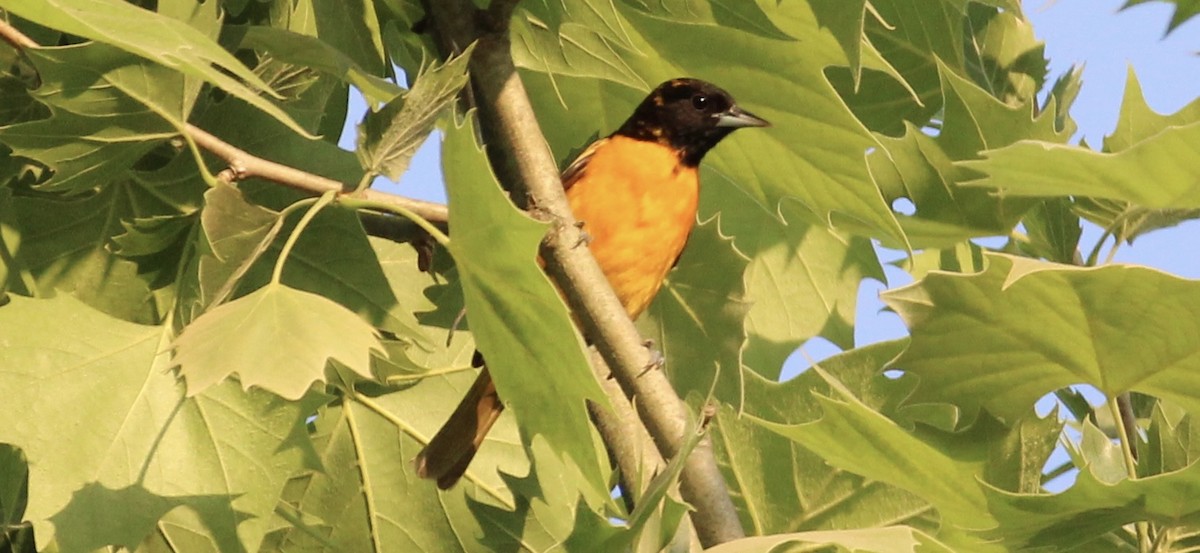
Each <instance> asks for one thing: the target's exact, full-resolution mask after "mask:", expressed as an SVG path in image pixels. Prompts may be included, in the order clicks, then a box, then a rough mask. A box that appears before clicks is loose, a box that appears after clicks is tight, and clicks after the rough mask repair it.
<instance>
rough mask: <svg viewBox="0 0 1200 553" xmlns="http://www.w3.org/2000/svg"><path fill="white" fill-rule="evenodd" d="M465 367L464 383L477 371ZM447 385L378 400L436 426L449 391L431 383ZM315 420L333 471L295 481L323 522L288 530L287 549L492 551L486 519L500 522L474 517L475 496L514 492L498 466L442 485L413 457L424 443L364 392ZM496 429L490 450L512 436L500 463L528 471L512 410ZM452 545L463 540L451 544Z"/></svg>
mask: <svg viewBox="0 0 1200 553" xmlns="http://www.w3.org/2000/svg"><path fill="white" fill-rule="evenodd" d="M457 376H465V377H467V379H465V381H464V379H463V378H457V379H453V380H454V382H455V383H456V384H458V385H459V386H462V387H465V386H468V385H469V384H470V381H469V379H470V375H469V374H460V375H457ZM444 386H445V384H444V383H440V382H438V383H434V382H433V381H432V380H431V381H430V382H425V383H422V384H421V385H419V386H418V387H417V388H416V389H414V390H413V391H410V392H398V393H391V394H388V395H385V396H381V397H378V398H371V399H370V400H368V401H370V402H371V404H372V405H374V406H377V407H380V408H383V409H385V410H386V411H385V413H386V414H388V415H389V416H393V417H398V418H399V419H400V420H403V421H405V422H407V423H411V424H414V425H419V426H420V427H421V428H422V429H423V430H428V431H429V432H430V433H432V431H433V430H434V429H435V428H436V425H438V424H440V423H441V422H442V421H440V420H435V419H437V418H438V417H436V416H433V415H432V413H434V412H436V411H437V409H438V408H439V407H441V406H442V404H441V403H439V402H438V401H436V398H437V397H443V398H444V396H440V394H430V392H431V390H430V389H429V388H436V387H444ZM422 411H423V412H422ZM314 425H315V426H314V429H313V436H312V437H313V441H314V445H315V446H316V448H317V451H318V453H319V455H320V459H321V464H322V466H324V467H325V470H324V471H321V472H317V473H313V474H308V475H304V476H301V477H298V478H297V479H295V480H294V481H293V483H292V485H293V486H294V487H295V488H297V491H296V496H295V498H294V499H293V500H292V501H291V506H292V507H293V508H294V509H296V511H297V512H298V513H302V514H303V515H304V517H306V518H307V519H311V520H314V521H316V528H315V530H316V532H317V536H312V535H310V534H309V533H308V532H305V531H304V530H301V529H298V528H294V527H292V526H291V525H289V526H287V527H285V529H284V530H283V531H282V534H283V535H282V536H280V538H279V539H280V541H282V542H283V543H285V544H288V545H289V546H290V547H288V548H285V549H284V550H292V548H298V549H303V550H318V551H371V550H376V551H448V550H454V551H482V550H483V546H482V545H481V544H480V539H481V538H482V537H483V536H482V531H481V529H480V525H481V523H482V524H483V525H485V527H486V526H490V524H488V522H487V521H478V522H477V521H475V520H474V517H473V516H472V512H471V509H470V506H469V503H468V497H471V496H474V497H476V498H479V499H480V500H483V501H490V502H499V503H501V504H511V502H512V501H513V496H512V493H511V492H509V491H508V490H507V489H506V488H505V487H503V485H502V482H501V481H500V480H499V478H498V477H497V476H496V474H495V473H494V472H493V473H492V475H491V476H490V477H488V478H486V479H484V480H473V479H470V477H468V480H466V481H465V482H464V483H463V484H462V485H461V486H459V487H458V488H456V489H454V490H452V491H450V492H447V493H439V492H438V490H437V488H436V487H435V486H432V485H431V484H430V483H429V482H428V481H425V480H422V479H420V478H417V477H416V475H415V474H413V472H412V468H411V467H410V466H409V464H410V460H411V459H412V458H413V457H414V456H416V454H417V452H418V451H419V450H420V448H421V443H420V442H418V441H417V440H416V439H414V437H412V436H411V435H409V434H407V433H401V432H397V428H396V425H395V424H393V423H392V422H391V421H389V420H388V419H387V418H384V416H383V414H381V413H379V412H377V411H375V410H373V409H372V408H368V407H366V406H364V405H363V404H362V403H360V402H358V401H351V400H347V401H345V402H344V403H343V404H341V405H334V406H329V407H327V408H325V409H323V410H322V411H320V412H319V414H318V415H317V419H316V421H315V423H314ZM492 434H493V435H492V436H490V437H489V438H490V439H489V440H488V441H487V442H485V445H484V448H483V450H482V451H481V452H480V455H481V456H484V458H487V459H489V460H492V461H493V462H494V461H495V460H496V459H497V453H496V451H498V449H499V448H496V447H495V444H493V443H492V442H493V440H494V439H495V438H498V437H503V439H504V440H506V441H508V442H509V443H508V444H506V445H507V448H506V449H507V450H508V451H506V452H505V453H507V455H506V456H505V457H504V459H505V461H504V462H503V463H502V464H501V465H500V466H501V467H503V469H504V470H506V471H514V472H519V471H525V470H528V461H527V460H526V459H525V456H524V455H523V454H522V453H521V452H520V447H519V446H516V445H513V442H516V441H517V440H516V432H515V428H514V427H513V426H512V425H511V424H510V421H509V420H508V418H507V417H505V419H504V420H502V421H501V423H500V424H498V425H497V428H495V429H493V431H492ZM513 450H515V452H514V451H513ZM489 493H490V494H495V496H493V495H489ZM322 540H324V541H325V542H328V543H323V541H322ZM504 541H505V542H507V541H508V540H504ZM450 544H458V545H459V546H458V547H457V548H454V549H448V548H451V547H452V546H451V545H450ZM497 545H498V544H497V543H493V547H495V546H497Z"/></svg>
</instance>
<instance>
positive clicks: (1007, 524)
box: [988, 464, 1200, 551]
mask: <svg viewBox="0 0 1200 553" xmlns="http://www.w3.org/2000/svg"><path fill="white" fill-rule="evenodd" d="M1197 490H1200V464H1193V465H1191V466H1189V467H1187V468H1186V469H1183V470H1179V471H1175V472H1170V473H1167V474H1161V475H1158V476H1154V477H1151V478H1145V479H1141V480H1122V481H1120V482H1117V483H1105V482H1103V481H1102V480H1100V479H1098V478H1097V477H1096V475H1094V474H1093V473H1092V471H1091V470H1088V469H1083V470H1081V471H1080V472H1079V476H1078V477H1077V478H1076V479H1075V485H1073V486H1071V487H1070V488H1069V489H1068V490H1067V491H1065V492H1062V493H1059V494H1055V495H1046V494H1031V495H1026V494H1012V493H1006V492H1002V491H999V490H992V489H989V490H988V506H989V508H990V509H991V510H992V512H993V513H995V515H996V519H997V520H998V521H999V522H1000V526H999V527H998V528H997V529H995V530H993V531H991V532H988V534H989V536H990V537H993V538H999V539H1002V540H1003V541H1004V543H1005V544H1007V545H1009V546H1010V547H1013V548H1039V547H1041V548H1047V549H1052V550H1058V551H1062V550H1066V549H1070V548H1072V547H1076V546H1078V545H1081V544H1084V543H1087V542H1088V541H1090V540H1092V539H1094V538H1095V537H1096V536H1098V535H1103V534H1105V533H1107V532H1111V531H1113V530H1117V529H1119V528H1121V527H1122V526H1124V525H1125V524H1129V523H1132V522H1135V521H1143V520H1146V521H1151V522H1154V523H1156V524H1160V525H1162V527H1161V528H1160V531H1169V530H1171V529H1172V528H1176V527H1180V526H1188V527H1191V528H1192V529H1193V530H1194V529H1195V527H1196V526H1197V525H1200V504H1197V503H1196V501H1195V499H1194V498H1195V494H1196V493H1197Z"/></svg>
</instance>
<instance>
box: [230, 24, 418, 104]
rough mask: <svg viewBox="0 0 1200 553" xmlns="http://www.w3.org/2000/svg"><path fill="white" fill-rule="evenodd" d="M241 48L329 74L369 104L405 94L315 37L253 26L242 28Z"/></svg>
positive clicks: (397, 87)
mask: <svg viewBox="0 0 1200 553" xmlns="http://www.w3.org/2000/svg"><path fill="white" fill-rule="evenodd" d="M241 47H242V48H251V49H254V50H257V51H259V52H265V53H269V54H271V56H272V57H274V58H275V59H276V60H279V61H281V62H284V63H289V64H296V65H303V66H305V67H311V68H313V69H316V70H318V71H323V72H325V73H328V74H330V75H332V76H334V77H337V78H339V79H341V80H343V81H345V82H346V83H348V84H350V85H353V86H354V87H356V88H358V90H360V91H361V92H362V93H363V96H364V97H366V99H367V101H368V102H370V103H376V102H387V101H389V100H391V99H393V98H395V97H397V96H399V95H400V94H403V93H404V90H403V89H402V88H400V87H399V86H396V84H395V83H392V82H390V81H386V80H383V79H381V78H379V77H376V76H375V75H373V74H371V73H369V72H368V71H367V70H365V69H363V67H362V66H360V65H359V64H357V63H355V62H354V60H353V59H351V58H350V57H349V56H347V55H346V54H345V53H343V52H342V51H341V50H338V49H337V48H334V47H333V46H331V45H330V44H329V43H328V42H325V41H323V40H320V39H317V38H316V37H311V36H306V35H302V34H300V33H295V32H291V31H288V30H285V29H277V28H274V27H263V26H259V25H253V26H250V27H246V28H245V35H244V36H243V37H242V42H241Z"/></svg>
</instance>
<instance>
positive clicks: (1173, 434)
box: [1138, 401, 1200, 477]
mask: <svg viewBox="0 0 1200 553" xmlns="http://www.w3.org/2000/svg"><path fill="white" fill-rule="evenodd" d="M1138 454H1139V459H1138V474H1139V475H1141V476H1143V477H1144V476H1153V475H1155V474H1162V473H1167V472H1173V471H1177V470H1181V469H1183V468H1186V467H1188V466H1190V465H1192V464H1193V463H1195V462H1196V461H1200V428H1198V427H1197V426H1196V425H1195V424H1193V420H1192V417H1191V415H1189V414H1187V413H1186V412H1184V411H1183V410H1182V409H1179V408H1177V407H1174V406H1170V405H1164V404H1163V402H1161V401H1157V402H1155V404H1154V411H1153V412H1152V414H1151V416H1150V424H1149V427H1148V428H1147V429H1146V442H1145V443H1139V444H1138Z"/></svg>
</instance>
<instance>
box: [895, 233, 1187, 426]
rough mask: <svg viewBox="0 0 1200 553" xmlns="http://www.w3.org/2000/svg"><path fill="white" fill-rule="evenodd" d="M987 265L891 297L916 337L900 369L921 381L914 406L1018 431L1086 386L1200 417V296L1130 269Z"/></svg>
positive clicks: (995, 258) (994, 260)
mask: <svg viewBox="0 0 1200 553" xmlns="http://www.w3.org/2000/svg"><path fill="white" fill-rule="evenodd" d="M988 262H989V264H988V268H987V270H986V271H984V272H983V273H979V274H974V275H965V276H964V275H950V274H937V273H934V274H930V275H929V276H927V277H926V278H925V280H924V281H922V282H919V283H916V284H913V285H911V286H908V287H905V288H901V289H898V290H894V291H891V292H888V293H887V294H885V295H884V300H885V301H886V302H887V303H888V305H889V306H891V307H892V308H893V309H895V310H896V312H897V313H899V314H900V316H901V317H902V318H903V319H904V321H905V323H906V324H907V325H908V327H909V330H910V331H911V332H912V344H911V346H910V347H909V349H908V350H907V351H905V352H904V354H903V355H902V356H901V357H900V359H898V360H897V361H896V363H895V367H896V368H902V369H904V370H906V371H908V372H911V373H912V374H915V375H917V376H918V377H919V378H920V385H919V386H918V387H917V389H916V391H915V392H914V394H913V396H912V398H910V400H909V401H910V402H912V403H924V402H934V403H951V404H955V405H958V406H960V407H962V408H963V409H964V410H965V411H966V412H967V413H968V414H970V413H973V412H975V410H977V409H978V408H979V407H984V408H986V409H987V410H988V411H989V412H991V413H993V414H995V415H997V416H999V417H1000V418H1001V419H1007V420H1012V419H1014V418H1015V417H1016V416H1018V415H1019V414H1021V413H1022V412H1024V411H1026V410H1028V409H1029V408H1030V407H1031V406H1032V405H1033V403H1034V402H1035V401H1037V399H1038V398H1039V397H1041V396H1043V395H1045V394H1047V393H1049V392H1052V391H1054V390H1056V389H1058V388H1062V387H1064V386H1068V385H1071V384H1090V385H1092V386H1095V387H1096V388H1097V389H1099V390H1100V391H1101V392H1103V393H1104V394H1105V395H1107V396H1108V397H1114V396H1116V395H1117V394H1120V393H1122V392H1126V391H1130V390H1135V391H1140V392H1144V393H1147V394H1150V395H1154V396H1157V397H1162V398H1168V399H1170V400H1171V401H1174V402H1177V403H1178V404H1179V405H1181V406H1184V407H1186V408H1187V409H1188V410H1189V411H1191V412H1200V402H1197V398H1200V377H1197V375H1198V374H1200V372H1198V370H1197V367H1196V366H1195V363H1196V362H1197V359H1200V357H1198V356H1197V355H1196V352H1197V351H1198V350H1200V341H1198V340H1197V339H1196V336H1197V335H1200V334H1198V333H1197V330H1196V328H1195V323H1196V321H1200V292H1198V291H1200V288H1198V287H1200V284H1198V283H1197V282H1195V281H1190V280H1184V279H1181V278H1178V277H1174V276H1171V275H1167V274H1165V273H1161V272H1158V271H1154V270H1151V269H1146V268H1142V267H1133V266H1122V265H1113V266H1106V267H1102V268H1098V269H1081V268H1076V267H1068V266H1063V265H1055V264H1051V263H1044V262H1038V261H1034V260H1029V259H1023V258H1013V257H1007V256H1000V255H991V256H988ZM1115 298H1120V301H1116V300H1115ZM1030 321H1037V324H1031V323H1030Z"/></svg>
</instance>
